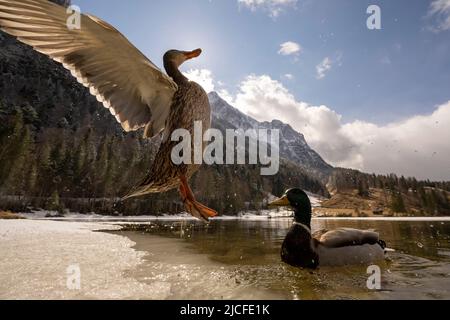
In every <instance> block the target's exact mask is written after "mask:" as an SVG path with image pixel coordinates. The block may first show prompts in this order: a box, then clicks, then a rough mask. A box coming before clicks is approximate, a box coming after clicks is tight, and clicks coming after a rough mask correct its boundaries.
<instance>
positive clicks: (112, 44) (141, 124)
mask: <svg viewBox="0 0 450 320" xmlns="http://www.w3.org/2000/svg"><path fill="white" fill-rule="evenodd" d="M68 18H69V15H68V13H67V12H66V9H65V8H63V7H61V6H59V5H56V4H54V3H51V2H49V1H47V0H0V29H1V30H3V31H5V32H7V33H9V34H11V35H13V36H16V37H17V39H18V40H20V41H21V42H23V43H25V44H28V45H30V46H32V47H33V49H35V50H36V51H38V52H40V53H43V54H45V55H48V56H49V57H50V58H52V59H53V60H55V61H57V62H60V63H62V64H63V66H64V67H65V68H67V69H68V70H70V71H71V73H72V75H73V76H74V77H76V79H77V80H78V81H79V82H80V83H81V84H83V85H84V86H86V87H88V88H89V89H90V92H91V94H93V95H94V96H96V98H97V100H98V101H99V102H101V103H103V105H104V106H105V107H106V108H108V109H109V110H110V111H111V113H112V114H113V115H114V116H115V118H116V119H117V121H118V122H119V123H120V124H121V125H122V127H123V129H124V130H125V131H126V132H129V131H136V130H138V129H141V128H144V137H146V138H151V137H154V136H156V135H159V134H161V133H162V132H164V139H163V141H162V143H161V146H160V149H159V152H158V155H157V156H156V159H155V161H154V163H153V165H152V167H151V168H150V170H149V174H148V176H147V177H146V178H145V179H144V180H143V181H142V183H140V184H138V186H137V187H135V188H134V189H133V191H132V192H131V193H130V194H129V195H128V196H127V197H125V199H126V198H130V197H136V196H142V195H145V194H149V193H158V192H165V191H168V190H170V189H173V188H176V187H179V188H180V194H181V197H182V199H183V202H184V204H185V207H186V210H187V211H188V212H189V213H191V214H192V215H193V216H195V217H198V218H200V219H203V220H208V218H209V217H213V216H215V215H217V212H216V211H215V210H212V209H210V208H208V207H205V206H203V205H202V204H200V203H199V202H197V201H196V200H195V197H194V194H193V192H192V190H191V188H190V187H189V185H188V180H189V178H190V177H191V176H192V175H193V174H194V172H195V171H196V170H198V168H199V165H194V164H193V165H190V164H181V165H175V164H174V163H173V162H172V160H171V153H172V150H173V148H174V147H175V146H176V145H177V144H178V142H173V141H171V139H169V137H170V136H171V134H172V132H173V131H174V130H176V129H185V130H187V131H188V132H189V133H190V134H191V136H192V134H193V132H194V122H196V121H200V122H201V123H202V125H203V129H204V130H207V129H209V127H210V125H211V115H210V113H211V110H210V105H209V102H208V96H207V95H206V92H205V91H204V90H203V89H202V87H201V86H200V85H198V84H197V83H195V82H191V81H189V80H188V79H187V78H186V77H185V76H184V75H183V74H182V73H181V72H180V70H179V69H178V68H179V66H180V65H181V64H182V63H184V62H185V61H186V60H189V59H192V58H196V57H198V56H199V55H200V54H201V52H202V51H201V50H200V49H197V50H194V51H189V52H187V51H179V50H170V51H168V52H167V53H166V54H165V55H164V68H165V69H166V72H167V75H166V74H164V73H163V72H162V71H161V70H160V69H159V68H158V67H157V66H156V65H155V64H153V63H152V62H151V61H150V60H149V59H147V58H146V57H145V56H144V55H143V54H142V53H141V52H140V51H139V50H138V49H136V48H135V47H134V46H133V45H132V44H131V43H130V42H129V41H128V40H127V39H126V38H125V37H124V36H123V35H122V34H121V33H120V32H119V31H118V30H116V29H115V28H114V27H113V26H111V25H110V24H108V23H107V22H105V21H103V20H101V19H99V18H97V17H94V16H92V15H89V14H82V15H80V25H79V28H76V27H75V26H74V27H71V26H70V25H69V20H68ZM203 147H205V144H203Z"/></svg>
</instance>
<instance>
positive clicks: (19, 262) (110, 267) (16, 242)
mask: <svg viewBox="0 0 450 320" xmlns="http://www.w3.org/2000/svg"><path fill="white" fill-rule="evenodd" d="M118 228H119V226H117V225H116V226H115V225H110V224H102V223H95V224H94V223H80V222H60V221H42V220H2V221H0V243H1V245H0V257H1V259H0V299H164V298H165V297H166V296H167V294H168V293H167V292H165V290H164V288H159V286H160V285H161V284H159V283H154V284H143V283H141V282H138V281H136V280H135V279H133V278H131V277H128V276H127V273H128V272H130V271H132V270H134V269H135V268H136V267H137V266H138V265H139V264H140V263H141V262H142V258H143V255H144V253H142V252H138V251H136V250H134V249H133V248H132V246H133V245H134V242H132V241H131V240H129V239H128V238H126V237H122V236H120V235H114V234H110V233H106V232H94V231H95V230H115V229H118ZM74 266H75V267H79V270H80V276H81V277H80V280H81V282H80V284H81V288H80V289H79V290H77V289H75V290H71V289H69V288H68V286H67V280H68V276H71V275H72V276H73V275H74V273H73V269H70V268H73V267H74ZM68 268H69V269H68ZM72 289H73V288H72Z"/></svg>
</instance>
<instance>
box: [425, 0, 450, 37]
mask: <svg viewBox="0 0 450 320" xmlns="http://www.w3.org/2000/svg"><path fill="white" fill-rule="evenodd" d="M428 16H429V17H435V18H436V19H437V22H436V26H435V27H433V30H434V31H445V30H450V0H434V1H433V2H432V3H431V4H430V8H429V10H428Z"/></svg>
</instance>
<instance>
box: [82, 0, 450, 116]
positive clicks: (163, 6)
mask: <svg viewBox="0 0 450 320" xmlns="http://www.w3.org/2000/svg"><path fill="white" fill-rule="evenodd" d="M430 2H431V1H423V0H415V1H411V0H395V1H375V0H371V1H364V0H341V1H330V0H328V1H324V0H314V1H298V3H297V4H296V5H295V6H292V7H290V6H286V8H285V9H284V10H285V12H283V13H280V14H279V16H278V17H276V18H275V19H274V18H272V17H270V14H269V13H268V12H266V10H264V9H261V10H256V11H252V10H248V9H247V8H246V7H245V5H243V4H240V5H239V3H238V2H237V1H235V0H211V1H208V0H183V1H179V0H164V1H157V0H152V1H146V0H130V1H127V2H124V1H118V0H95V1H91V0H76V1H74V3H75V4H78V5H79V6H80V7H81V9H82V10H83V11H86V12H90V13H94V14H95V15H98V16H100V17H101V18H103V19H105V20H107V21H108V22H110V23H112V24H113V25H115V26H116V27H118V29H119V30H120V31H122V32H123V33H124V34H125V35H126V36H127V37H129V39H130V40H132V42H133V43H134V44H135V45H136V46H137V47H138V48H139V49H141V50H142V51H143V52H144V53H145V54H146V55H147V56H148V57H149V58H150V59H151V60H152V61H153V62H155V63H156V64H158V65H160V66H161V64H162V63H161V57H162V55H163V53H164V52H165V50H167V49H169V48H184V49H190V48H197V47H201V48H203V49H204V50H205V51H204V52H205V53H204V55H203V57H202V58H201V59H199V60H197V61H193V62H192V63H190V64H189V66H188V67H192V68H206V69H209V70H211V71H212V72H213V74H214V77H215V78H216V79H218V80H220V81H222V82H223V83H225V84H226V85H227V88H228V90H230V92H233V91H235V90H236V85H238V84H239V82H240V81H241V80H242V79H243V78H244V77H245V76H246V75H248V74H268V75H270V76H271V77H272V78H273V79H279V80H280V81H283V83H284V84H285V86H286V87H287V88H288V89H289V90H290V91H291V92H292V93H293V94H294V95H295V96H297V97H299V98H300V99H302V100H303V101H306V102H309V103H311V104H315V105H320V104H325V105H329V106H333V109H334V110H336V111H337V112H339V113H340V114H342V115H343V116H344V120H345V121H352V120H354V119H364V120H369V121H372V122H376V123H379V124H383V123H386V122H389V121H394V120H398V119H402V118H405V117H407V116H410V115H412V114H416V113H427V112H431V110H432V109H433V108H434V106H436V105H437V104H439V103H442V102H443V101H445V100H446V99H449V91H450V90H449V87H450V85H449V84H450V34H449V32H439V33H435V32H430V31H429V30H428V27H429V26H432V25H433V23H434V19H427V18H426V15H427V12H428V8H429V5H430ZM370 4H377V5H379V6H380V7H381V9H382V30H379V31H378V30H377V31H371V30H368V29H367V27H366V19H367V17H368V15H367V14H366V9H367V7H368V6H369V5H370ZM286 41H294V42H297V43H299V44H300V45H301V47H302V52H301V53H300V55H299V56H298V57H297V59H295V58H294V57H289V56H282V55H279V54H278V51H279V49H280V48H279V46H280V44H281V43H284V42H286ZM339 56H341V58H340V63H341V66H338V63H334V65H333V66H332V69H331V70H330V71H329V72H328V74H327V75H326V77H325V78H324V79H321V80H318V79H317V78H316V66H317V65H318V64H319V63H320V62H321V61H323V59H325V58H326V57H330V58H332V59H337V58H338V57H339ZM284 74H292V75H293V76H294V77H295V79H294V80H292V81H287V80H288V79H285V78H284V77H282V76H283V75H284Z"/></svg>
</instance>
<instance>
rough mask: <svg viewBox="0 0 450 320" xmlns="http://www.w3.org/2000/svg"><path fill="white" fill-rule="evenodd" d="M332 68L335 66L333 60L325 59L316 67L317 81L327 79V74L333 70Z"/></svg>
mask: <svg viewBox="0 0 450 320" xmlns="http://www.w3.org/2000/svg"><path fill="white" fill-rule="evenodd" d="M332 66H333V62H332V61H331V59H330V58H329V57H326V58H325V59H323V60H322V62H321V63H319V64H318V65H317V66H316V71H317V76H316V77H317V79H323V78H325V76H326V74H327V72H328V71H330V70H331V68H332Z"/></svg>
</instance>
